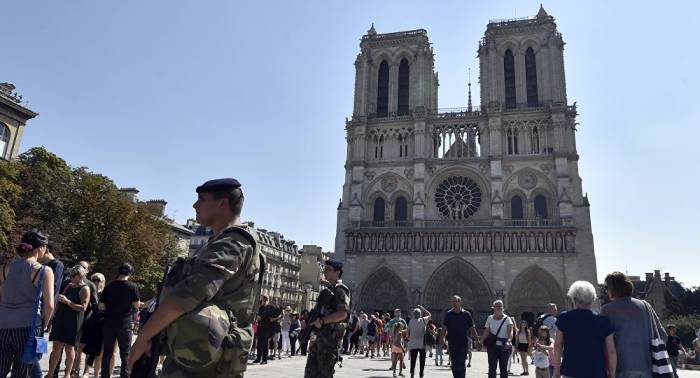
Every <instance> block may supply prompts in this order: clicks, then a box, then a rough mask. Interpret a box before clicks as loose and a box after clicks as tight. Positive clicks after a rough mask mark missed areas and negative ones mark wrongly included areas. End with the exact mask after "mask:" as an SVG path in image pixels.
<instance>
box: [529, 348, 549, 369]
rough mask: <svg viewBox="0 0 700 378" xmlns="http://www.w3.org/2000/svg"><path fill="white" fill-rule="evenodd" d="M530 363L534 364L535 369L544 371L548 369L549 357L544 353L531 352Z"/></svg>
mask: <svg viewBox="0 0 700 378" xmlns="http://www.w3.org/2000/svg"><path fill="white" fill-rule="evenodd" d="M532 361H533V362H534V363H535V367H538V368H541V369H546V368H548V367H549V356H548V355H547V353H546V352H542V351H539V350H536V351H534V352H532Z"/></svg>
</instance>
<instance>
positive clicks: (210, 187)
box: [197, 178, 241, 193]
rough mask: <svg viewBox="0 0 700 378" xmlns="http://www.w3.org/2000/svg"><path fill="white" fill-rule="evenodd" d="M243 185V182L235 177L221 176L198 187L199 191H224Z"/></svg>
mask: <svg viewBox="0 0 700 378" xmlns="http://www.w3.org/2000/svg"><path fill="white" fill-rule="evenodd" d="M240 187H241V183H240V182H238V180H236V179H234V178H221V179H216V180H209V181H207V182H205V183H204V184H202V185H200V186H198V187H197V193H206V192H223V191H230V190H234V189H238V188H240Z"/></svg>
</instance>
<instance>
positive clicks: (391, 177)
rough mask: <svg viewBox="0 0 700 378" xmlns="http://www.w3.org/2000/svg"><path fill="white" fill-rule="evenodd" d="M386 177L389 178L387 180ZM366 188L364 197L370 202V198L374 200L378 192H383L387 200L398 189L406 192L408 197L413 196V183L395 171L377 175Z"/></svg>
mask: <svg viewBox="0 0 700 378" xmlns="http://www.w3.org/2000/svg"><path fill="white" fill-rule="evenodd" d="M385 179H387V180H386V181H385ZM394 182H395V184H394ZM365 188H367V189H366V190H365V192H364V195H363V197H364V200H365V201H367V203H370V202H369V201H370V200H372V201H373V200H374V198H373V197H374V196H376V195H377V193H383V194H384V197H385V198H384V199H386V200H389V199H390V198H391V197H393V193H394V192H397V191H398V192H403V193H405V194H406V198H407V199H411V198H413V185H412V184H411V183H410V182H409V181H408V180H407V179H406V178H404V177H403V176H401V175H398V174H396V173H393V172H386V173H383V174H381V175H379V176H378V177H375V178H374V179H373V180H372V181H371V182H370V183H369V184H367V186H366V187H365Z"/></svg>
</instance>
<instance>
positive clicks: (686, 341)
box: [663, 315, 700, 348]
mask: <svg viewBox="0 0 700 378" xmlns="http://www.w3.org/2000/svg"><path fill="white" fill-rule="evenodd" d="M663 324H664V326H668V325H669V324H673V325H675V326H676V334H677V335H678V337H680V338H681V342H682V343H683V345H685V347H686V348H688V347H690V345H692V342H693V340H694V339H695V337H696V336H695V332H696V330H698V329H700V315H676V316H671V317H669V318H666V319H664V320H663Z"/></svg>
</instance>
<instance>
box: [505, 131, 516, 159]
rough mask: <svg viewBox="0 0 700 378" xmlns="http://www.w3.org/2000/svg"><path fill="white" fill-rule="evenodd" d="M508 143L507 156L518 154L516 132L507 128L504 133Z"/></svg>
mask: <svg viewBox="0 0 700 378" xmlns="http://www.w3.org/2000/svg"><path fill="white" fill-rule="evenodd" d="M506 139H507V143H508V155H517V154H518V130H517V129H512V128H509V129H508V132H507V133H506Z"/></svg>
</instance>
